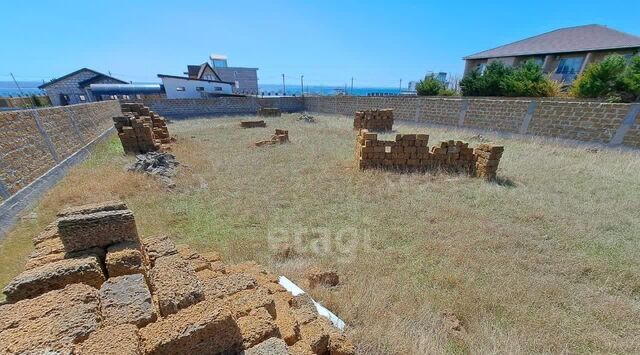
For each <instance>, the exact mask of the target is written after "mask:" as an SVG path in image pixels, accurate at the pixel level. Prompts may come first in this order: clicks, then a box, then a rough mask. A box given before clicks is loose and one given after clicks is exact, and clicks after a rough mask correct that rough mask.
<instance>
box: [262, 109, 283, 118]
mask: <svg viewBox="0 0 640 355" xmlns="http://www.w3.org/2000/svg"><path fill="white" fill-rule="evenodd" d="M281 115H282V112H281V111H280V109H279V108H272V107H263V108H261V109H259V110H258V116H260V117H280V116H281Z"/></svg>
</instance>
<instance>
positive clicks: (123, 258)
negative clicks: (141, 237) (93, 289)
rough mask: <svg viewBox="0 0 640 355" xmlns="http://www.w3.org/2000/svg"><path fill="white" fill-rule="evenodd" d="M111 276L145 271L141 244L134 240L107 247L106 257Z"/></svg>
mask: <svg viewBox="0 0 640 355" xmlns="http://www.w3.org/2000/svg"><path fill="white" fill-rule="evenodd" d="M105 265H106V267H107V273H108V274H109V277H116V276H122V275H131V274H139V273H145V272H146V271H145V268H144V260H143V257H142V253H141V252H140V245H139V244H138V243H133V242H124V243H118V244H114V245H112V246H110V247H109V248H108V249H107V255H106V259H105Z"/></svg>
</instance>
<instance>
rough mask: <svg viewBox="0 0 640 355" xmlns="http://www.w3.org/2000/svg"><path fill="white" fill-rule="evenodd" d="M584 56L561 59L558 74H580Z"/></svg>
mask: <svg viewBox="0 0 640 355" xmlns="http://www.w3.org/2000/svg"><path fill="white" fill-rule="evenodd" d="M583 60H584V58H583V57H570V58H562V59H560V63H559V64H558V69H556V74H570V75H571V74H578V73H579V72H580V68H582V61H583Z"/></svg>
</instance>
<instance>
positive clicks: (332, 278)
mask: <svg viewBox="0 0 640 355" xmlns="http://www.w3.org/2000/svg"><path fill="white" fill-rule="evenodd" d="M307 281H309V287H310V288H316V286H324V287H334V286H338V283H340V278H339V277H338V273H337V272H336V271H335V270H320V269H319V268H317V267H314V268H311V269H309V270H307Z"/></svg>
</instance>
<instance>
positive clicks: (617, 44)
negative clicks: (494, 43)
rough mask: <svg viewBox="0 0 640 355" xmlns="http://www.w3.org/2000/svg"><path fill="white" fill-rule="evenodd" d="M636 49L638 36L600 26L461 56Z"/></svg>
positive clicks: (569, 29)
mask: <svg viewBox="0 0 640 355" xmlns="http://www.w3.org/2000/svg"><path fill="white" fill-rule="evenodd" d="M620 48H640V37H638V36H634V35H631V34H628V33H624V32H620V31H616V30H614V29H611V28H608V27H606V26H602V25H585V26H576V27H567V28H560V29H557V30H554V31H551V32H547V33H543V34H541V35H537V36H534V37H529V38H526V39H523V40H520V41H516V42H513V43H509V44H506V45H503V46H500V47H496V48H493V49H489V50H486V51H483V52H479V53H475V54H472V55H469V56H466V57H464V58H463V59H484V58H498V57H513V56H522V55H541V54H553V53H566V52H585V51H595V50H607V49H620Z"/></svg>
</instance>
